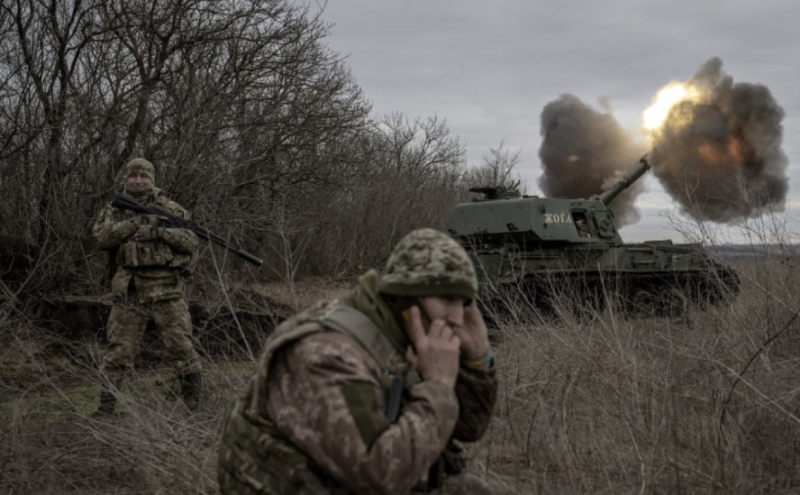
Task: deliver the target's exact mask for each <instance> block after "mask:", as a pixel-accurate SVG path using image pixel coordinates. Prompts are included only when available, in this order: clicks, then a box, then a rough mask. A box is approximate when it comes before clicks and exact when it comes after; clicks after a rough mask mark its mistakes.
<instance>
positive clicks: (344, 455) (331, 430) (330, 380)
mask: <svg viewBox="0 0 800 495" xmlns="http://www.w3.org/2000/svg"><path fill="white" fill-rule="evenodd" d="M476 292H477V279H476V276H475V270H474V267H473V265H472V262H471V261H470V259H469V257H468V256H467V254H466V252H465V251H464V250H463V248H462V247H461V246H459V245H458V244H457V243H456V242H455V241H454V240H452V239H451V238H450V237H448V236H447V235H445V234H443V233H441V232H438V231H435V230H432V229H420V230H416V231H414V232H412V233H410V234H408V235H407V236H406V237H404V238H403V239H402V240H401V241H400V242H399V243H398V244H397V246H396V247H395V249H394V251H393V252H392V255H391V257H390V258H389V261H388V263H387V266H386V270H385V273H384V274H383V275H379V274H378V273H377V272H375V271H369V272H368V273H367V274H365V275H364V276H362V277H361V279H360V280H359V284H358V286H357V287H355V288H354V289H353V290H352V291H351V292H349V293H348V294H347V295H346V296H345V297H343V298H342V299H341V300H339V301H334V302H330V303H319V304H317V305H315V306H314V307H312V308H310V309H308V310H306V311H304V312H303V313H301V314H299V315H296V316H294V317H292V318H290V319H289V320H287V321H286V322H284V323H283V324H281V325H280V326H279V327H278V328H277V329H276V330H275V332H274V333H273V334H272V335H271V336H270V338H269V339H268V341H267V343H266V347H265V349H264V351H263V353H262V355H261V358H260V361H259V363H258V367H257V370H256V374H255V376H254V377H253V378H252V380H251V381H250V383H249V385H248V387H247V389H246V391H245V393H244V395H243V396H242V397H240V398H239V399H238V400H237V401H236V402H235V403H234V405H233V408H232V410H231V412H230V414H229V416H228V418H227V421H226V425H225V428H224V432H223V442H222V447H221V452H220V456H219V462H220V464H219V481H220V490H221V492H222V493H223V494H235V495H245V494H291V493H354V494H376V493H386V494H405V493H416V492H431V491H433V492H435V493H470V494H477V495H480V494H484V493H489V490H488V487H487V486H486V484H485V483H484V482H483V481H482V480H481V479H479V478H477V477H475V476H473V475H469V474H468V473H466V472H464V467H465V466H464V464H465V459H464V456H463V450H462V449H461V447H460V446H459V445H458V444H457V443H456V441H463V442H473V441H476V440H478V439H480V438H481V436H482V435H483V433H484V431H485V430H486V428H487V426H488V424H489V419H490V417H491V414H492V410H493V408H494V403H495V399H496V396H497V379H496V376H495V371H494V362H493V358H492V352H491V348H490V346H489V339H488V332H487V329H486V325H485V324H484V321H483V318H482V316H481V313H480V311H479V309H478V306H477V303H476V301H475V297H476Z"/></svg>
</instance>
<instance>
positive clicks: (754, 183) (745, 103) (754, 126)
mask: <svg viewBox="0 0 800 495" xmlns="http://www.w3.org/2000/svg"><path fill="white" fill-rule="evenodd" d="M687 85H688V86H690V87H692V88H694V89H695V90H696V91H697V93H698V96H697V97H695V98H692V99H687V100H684V101H681V102H679V103H677V104H676V105H675V106H673V107H672V108H671V109H670V111H669V113H668V114H667V117H666V120H665V122H664V124H663V125H662V126H661V127H660V128H659V129H657V130H656V131H654V132H653V133H652V137H653V143H654V150H653V153H652V154H651V155H650V164H651V165H652V166H653V169H652V170H653V173H654V174H655V175H656V177H658V178H659V179H660V181H661V182H662V184H663V185H664V188H665V189H666V190H667V192H669V193H670V195H672V197H673V198H675V199H676V200H677V201H678V202H679V203H680V205H681V207H682V208H683V210H684V211H685V212H686V213H687V214H689V215H691V216H692V217H694V218H695V219H698V220H712V221H715V222H729V221H735V220H741V219H743V218H747V217H752V216H755V215H758V214H760V213H762V212H764V211H765V210H769V209H771V210H774V211H782V210H783V209H784V208H785V200H786V194H787V191H788V178H787V177H786V174H785V172H786V167H787V162H788V160H787V158H786V155H785V154H784V153H783V151H782V150H781V140H782V133H783V128H782V126H781V120H782V119H783V116H784V111H783V109H782V108H781V107H780V106H779V105H778V104H777V103H776V102H775V99H774V98H773V97H772V94H771V93H770V91H769V89H768V88H767V87H765V86H763V85H760V84H748V83H735V84H734V83H733V79H732V78H731V77H730V76H729V75H727V74H726V73H725V72H723V71H722V61H721V60H720V59H719V58H712V59H710V60H709V61H708V62H706V63H705V64H703V65H701V66H700V67H699V68H698V70H697V72H696V73H695V74H694V75H693V76H692V77H691V79H690V80H689V81H687Z"/></svg>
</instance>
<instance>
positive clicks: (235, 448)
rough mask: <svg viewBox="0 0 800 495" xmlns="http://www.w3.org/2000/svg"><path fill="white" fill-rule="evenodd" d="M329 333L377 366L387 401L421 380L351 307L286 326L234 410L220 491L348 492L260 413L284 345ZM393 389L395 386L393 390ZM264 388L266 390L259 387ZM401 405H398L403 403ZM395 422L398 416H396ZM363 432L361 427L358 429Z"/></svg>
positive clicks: (242, 494) (272, 494) (274, 494)
mask: <svg viewBox="0 0 800 495" xmlns="http://www.w3.org/2000/svg"><path fill="white" fill-rule="evenodd" d="M326 330H333V331H336V332H340V333H343V334H345V335H349V336H350V337H352V338H353V339H354V340H355V341H356V342H358V343H359V344H360V345H361V346H362V347H363V348H364V349H365V350H366V351H367V352H369V353H370V355H371V356H372V357H373V358H374V359H375V360H376V361H377V362H378V364H379V365H380V367H381V370H382V377H381V382H382V385H383V389H384V392H385V393H386V394H387V405H388V404H390V402H393V401H392V400H391V397H388V395H389V394H391V393H392V389H393V388H394V389H395V392H397V387H396V385H397V384H398V382H399V381H398V379H397V378H398V377H399V376H402V377H403V378H404V385H403V390H402V392H403V394H407V392H408V390H409V389H410V388H411V387H412V386H413V385H415V384H417V383H419V382H420V380H421V378H420V377H419V375H418V374H417V373H416V371H414V370H413V369H411V368H410V367H409V365H408V363H407V361H406V360H405V358H404V356H403V355H402V354H400V353H399V352H398V351H397V350H395V348H394V347H393V346H392V344H391V342H389V340H388V339H387V337H386V336H385V335H384V333H383V332H382V331H381V330H380V329H379V328H378V327H377V326H376V325H375V323H373V322H372V320H371V319H369V317H367V316H366V315H364V314H363V313H361V312H360V311H358V310H356V309H353V308H350V307H348V306H340V305H336V304H333V303H326V304H323V305H318V306H316V307H315V308H312V309H311V310H309V312H307V313H304V314H301V315H298V316H297V317H295V318H292V319H290V320H287V321H286V322H284V323H282V324H281V325H280V326H279V327H278V328H276V329H275V332H274V333H273V334H272V335H271V336H270V339H269V340H268V341H267V343H266V345H265V349H264V351H263V353H262V355H261V358H260V360H259V364H258V372H257V374H256V376H255V377H254V378H253V380H252V381H251V383H250V384H249V385H248V393H247V394H246V395H245V396H244V397H242V398H240V399H238V400H237V401H236V402H235V403H234V404H233V406H232V410H231V412H230V414H229V415H228V419H227V422H226V424H225V426H224V434H223V443H222V447H221V450H220V456H219V485H220V493H222V494H225V495H256V494H259V495H264V494H269V495H290V494H293V495H294V494H313V495H317V494H340V493H341V494H344V493H348V492H347V491H346V490H345V489H343V488H342V487H341V486H340V485H339V484H338V483H337V482H336V481H334V480H333V479H332V478H330V477H329V476H328V475H327V474H326V473H324V472H323V470H322V469H321V468H319V467H318V466H316V465H315V463H314V462H313V461H312V460H311V459H310V458H308V457H307V456H306V455H305V454H304V453H303V452H302V451H300V450H299V449H298V448H297V447H295V446H294V445H293V444H292V443H291V441H289V439H287V438H286V437H285V436H284V435H283V434H282V433H280V432H279V431H278V430H277V428H276V427H275V425H274V424H273V423H272V422H271V421H270V420H269V419H267V418H265V417H264V416H263V415H262V414H259V412H260V411H266V401H267V399H268V398H267V397H266V394H264V393H259V392H260V391H266V386H267V379H268V373H269V368H270V361H271V360H272V358H273V356H274V355H275V353H276V352H277V351H278V350H279V349H281V348H282V347H283V346H285V345H287V344H289V343H292V342H296V341H299V340H300V339H303V338H305V337H307V336H309V335H312V334H315V333H319V332H322V331H326ZM393 385H395V386H394V387H393ZM260 387H262V388H260ZM398 407H399V405H398ZM393 419H395V418H393ZM359 428H360V427H359Z"/></svg>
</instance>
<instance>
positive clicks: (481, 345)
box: [454, 299, 491, 361]
mask: <svg viewBox="0 0 800 495" xmlns="http://www.w3.org/2000/svg"><path fill="white" fill-rule="evenodd" d="M454 331H455V332H456V335H458V337H459V338H460V339H461V351H462V353H463V355H464V358H465V359H467V360H469V361H473V360H476V359H481V358H483V357H485V356H488V355H489V350H490V349H491V347H490V346H489V329H488V328H486V322H484V321H483V315H482V314H481V310H480V309H478V301H476V300H474V299H473V300H472V302H471V303H470V304H469V306H466V307H465V308H464V326H463V327H456V328H455V329H454Z"/></svg>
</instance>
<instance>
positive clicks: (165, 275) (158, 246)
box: [92, 187, 199, 304]
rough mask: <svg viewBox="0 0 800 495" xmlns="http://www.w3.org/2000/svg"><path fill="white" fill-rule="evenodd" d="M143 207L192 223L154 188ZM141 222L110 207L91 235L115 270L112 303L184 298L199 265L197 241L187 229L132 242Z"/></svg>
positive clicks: (181, 208) (125, 212) (101, 213)
mask: <svg viewBox="0 0 800 495" xmlns="http://www.w3.org/2000/svg"><path fill="white" fill-rule="evenodd" d="M144 204H145V205H147V206H153V205H158V206H161V207H163V208H165V209H167V210H169V211H171V212H172V213H175V214H176V215H179V216H181V217H182V218H185V219H189V218H190V215H189V212H188V211H186V210H185V209H184V208H183V207H182V206H180V205H179V204H178V203H176V202H174V201H171V200H170V199H168V198H167V197H166V195H165V194H164V193H163V191H161V190H160V189H158V188H155V187H154V188H153V192H152V193H151V194H150V195H149V196H148V197H147V200H146V201H145V202H144ZM137 216H141V215H140V214H137V213H135V212H132V211H129V210H120V209H118V208H114V207H113V206H111V205H110V204H108V205H106V206H105V207H104V208H103V209H102V210H101V211H100V214H99V215H98V218H97V220H96V221H95V224H94V228H93V229H92V233H93V235H94V237H95V238H96V239H97V241H98V242H99V244H100V247H101V248H103V249H105V250H106V251H107V252H108V255H109V258H110V259H109V262H110V263H113V265H114V266H115V269H114V270H113V274H112V278H111V291H112V294H113V297H114V300H115V301H120V300H130V301H131V302H135V303H140V304H143V303H148V302H154V301H161V300H165V299H173V298H176V297H183V289H184V279H185V277H186V275H187V274H188V273H190V272H191V270H192V269H193V268H194V264H195V262H196V249H197V246H198V243H199V240H198V238H197V235H196V234H195V233H194V232H192V231H191V230H188V229H173V228H164V235H163V237H162V239H160V240H157V241H150V242H136V241H134V239H133V236H134V234H135V233H136V230H137V229H138V228H139V224H138V223H137V221H136V217H137Z"/></svg>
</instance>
